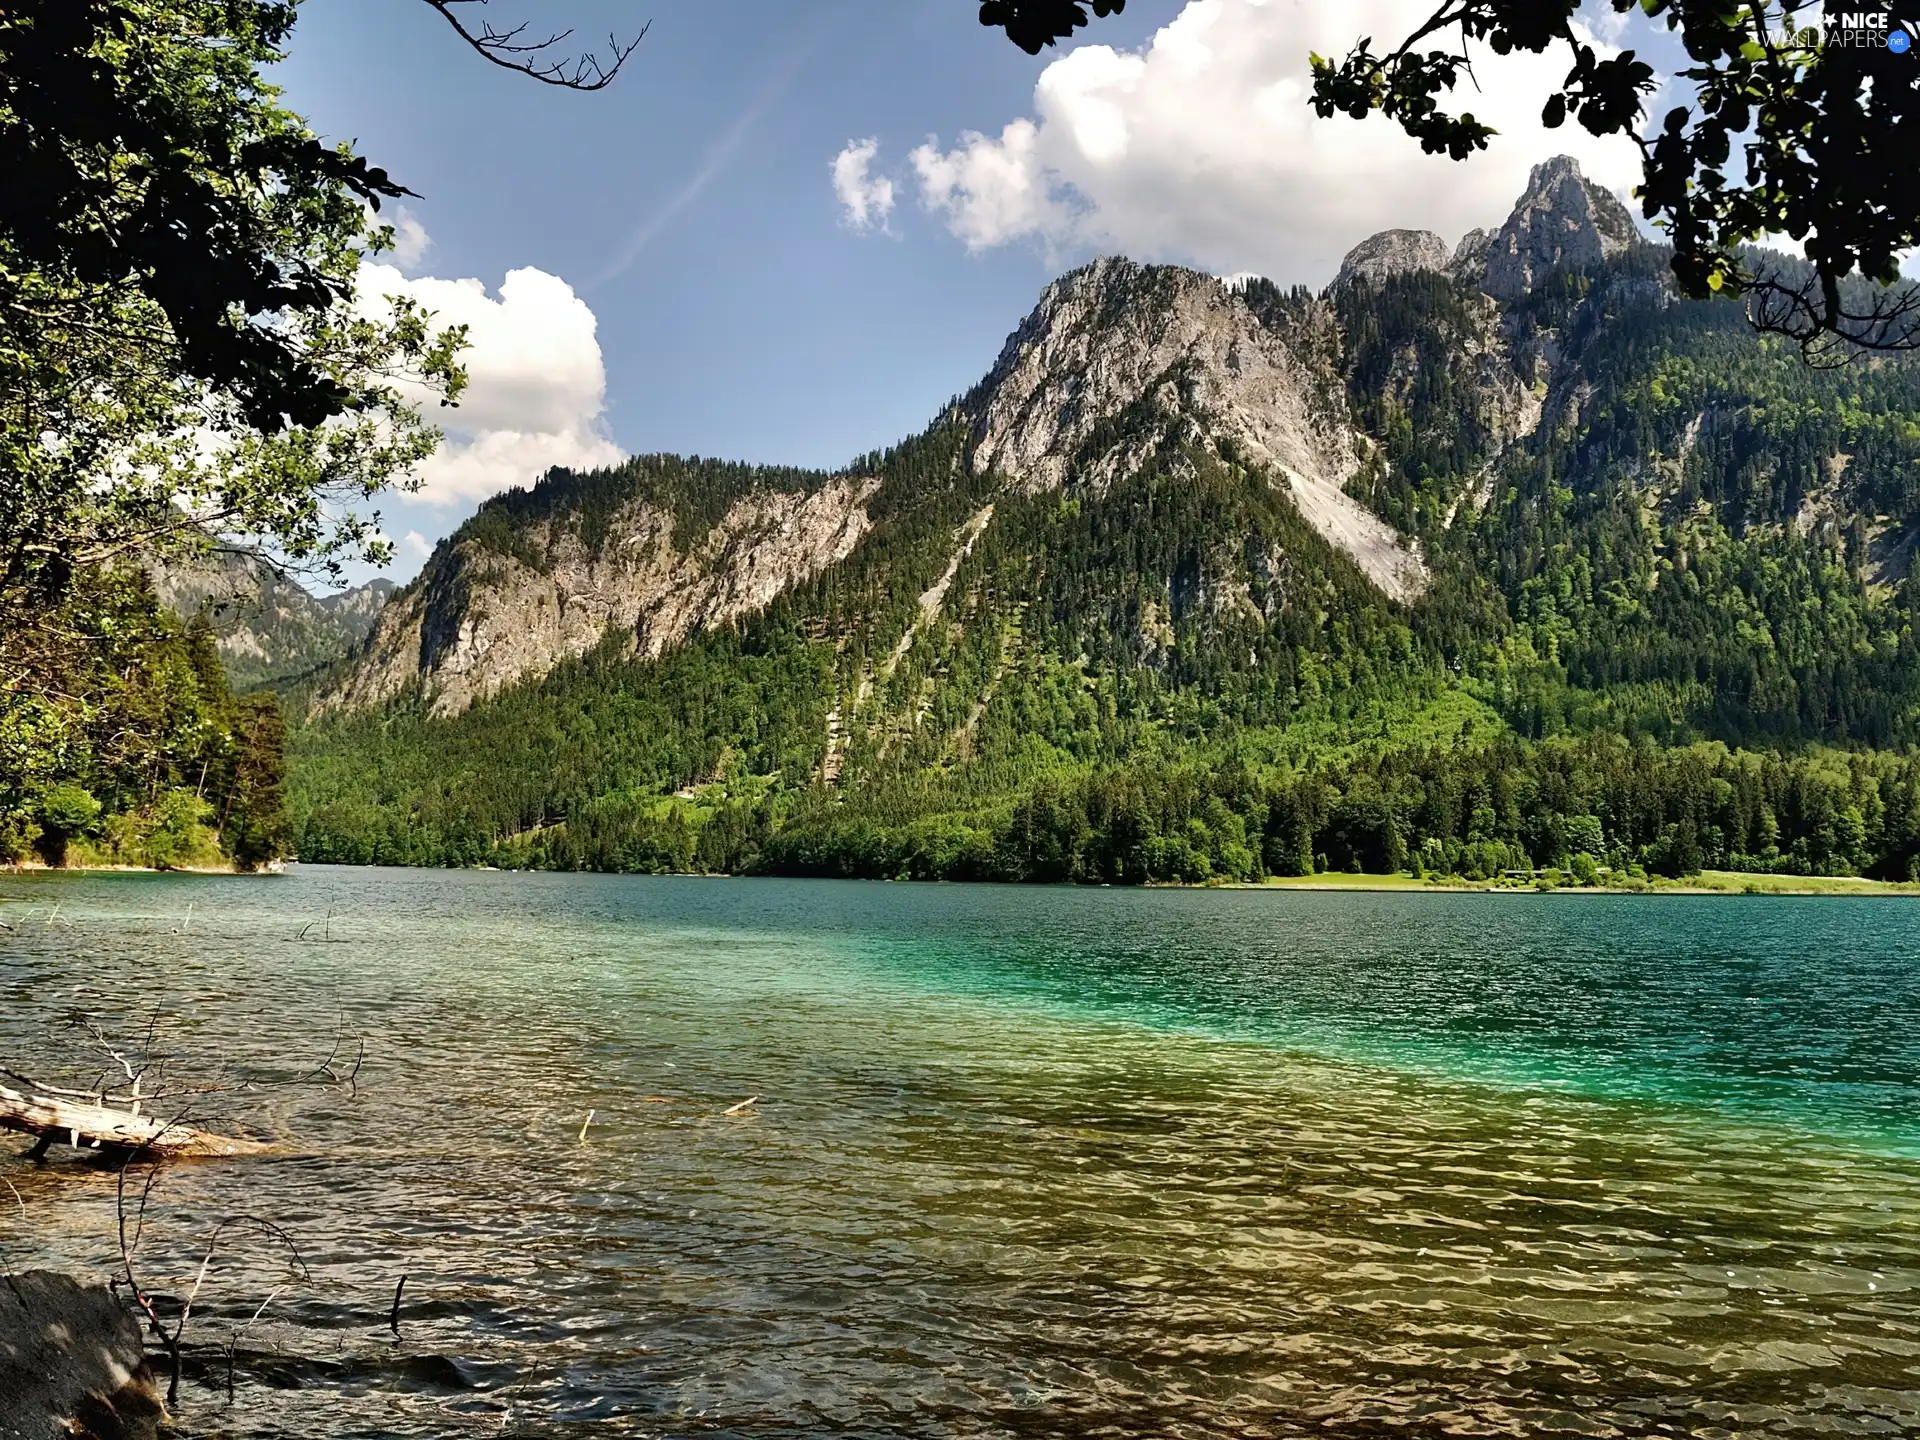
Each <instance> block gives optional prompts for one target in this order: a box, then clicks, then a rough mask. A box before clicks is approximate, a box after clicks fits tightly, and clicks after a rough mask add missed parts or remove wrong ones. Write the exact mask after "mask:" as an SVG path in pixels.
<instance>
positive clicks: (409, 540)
mask: <svg viewBox="0 0 1920 1440" xmlns="http://www.w3.org/2000/svg"><path fill="white" fill-rule="evenodd" d="M399 550H400V554H401V556H402V557H403V558H405V559H407V560H409V561H412V562H413V563H414V564H418V563H419V562H420V561H422V560H425V559H426V558H427V556H429V555H431V554H432V553H433V545H432V543H431V542H430V541H429V540H428V539H427V537H426V536H424V535H422V534H421V533H420V532H419V531H418V530H409V531H407V533H406V534H404V535H402V536H401V537H400V545H399Z"/></svg>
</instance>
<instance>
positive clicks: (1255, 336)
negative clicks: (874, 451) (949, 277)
mask: <svg viewBox="0 0 1920 1440" xmlns="http://www.w3.org/2000/svg"><path fill="white" fill-rule="evenodd" d="M1322 378H1323V377H1321V376H1319V375H1316V374H1315V373H1314V371H1313V370H1312V369H1311V368H1310V367H1309V365H1308V364H1307V363H1306V362H1305V361H1304V360H1303V358H1302V357H1301V356H1299V355H1297V354H1295V353H1294V351H1293V349H1292V348H1290V346H1289V344H1288V342H1287V341H1286V340H1285V339H1284V338H1282V336H1281V335H1280V334H1279V333H1278V332H1277V331H1276V330H1274V329H1273V328H1271V327H1269V326H1268V325H1267V324H1265V323H1263V322H1262V320H1261V319H1260V317H1259V316H1257V315H1256V314H1255V313H1254V310H1253V308H1252V307H1251V306H1250V305H1249V304H1248V303H1247V301H1246V299H1245V297H1244V296H1243V295H1242V294H1240V293H1239V292H1238V291H1236V290H1235V289H1233V288H1232V287H1230V286H1228V285H1227V284H1225V283H1224V282H1222V281H1219V280H1216V279H1214V278H1213V277H1211V276H1208V275H1201V274H1197V273H1195V272H1193V271H1191V270H1180V269H1174V268H1172V267H1166V266H1152V267H1147V266H1140V265H1136V264H1134V263H1133V262H1132V261H1130V260H1117V259H1107V260H1100V261H1097V262H1095V263H1094V264H1092V265H1089V266H1087V267H1086V268H1085V269H1082V270H1076V271H1075V272H1073V273H1072V274H1071V275H1068V276H1066V277H1064V278H1063V279H1060V280H1057V281H1055V282H1054V283H1053V284H1052V285H1049V286H1048V287H1047V289H1046V291H1045V293H1044V294H1043V295H1042V296H1041V297H1040V304H1039V306H1038V307H1037V308H1036V309H1035V310H1034V312H1033V313H1032V314H1031V315H1029V316H1028V317H1027V319H1026V321H1025V322H1024V323H1023V324H1022V325H1021V326H1020V328H1019V329H1018V330H1016V331H1015V332H1014V333H1013V335H1012V336H1011V337H1010V338H1009V339H1008V341H1007V344H1006V347H1005V349H1003V350H1002V351H1001V353H1000V359H999V361H998V363H997V364H995V366H994V368H993V371H992V372H991V373H990V374H989V375H988V376H987V378H986V380H985V381H983V382H982V383H981V385H980V386H979V387H978V388H977V389H976V390H975V391H974V392H973V394H972V395H970V396H969V397H968V399H967V401H966V404H965V409H966V411H967V413H968V415H969V417H970V418H971V420H972V423H973V444H972V451H971V464H972V466H973V469H974V471H975V473H977V474H984V473H988V472H997V473H1000V474H1003V475H1006V476H1008V477H1009V478H1010V479H1011V480H1012V482H1013V483H1014V484H1015V485H1016V486H1017V487H1018V488H1021V489H1024V490H1026V491H1028V492H1033V491H1038V490H1045V489H1052V488H1055V487H1058V486H1061V485H1065V484H1068V483H1073V484H1084V485H1090V486H1093V487H1095V488H1099V487H1101V486H1103V485H1105V484H1108V483H1110V482H1111V481H1112V480H1113V479H1114V478H1116V477H1117V476H1119V475H1123V474H1126V473H1129V472H1130V471H1131V470H1132V469H1133V468H1135V467H1136V466H1137V465H1138V464H1139V463H1140V462H1141V461H1142V460H1143V459H1145V458H1146V457H1145V454H1144V452H1143V449H1142V447H1141V442H1140V441H1139V440H1138V439H1130V438H1120V439H1118V440H1115V439H1110V438H1109V436H1110V435H1111V434H1112V433H1113V432H1114V429H1115V426H1116V422H1118V421H1120V420H1121V418H1122V417H1123V416H1125V415H1126V414H1127V413H1128V412H1129V411H1133V410H1136V409H1137V408H1138V407H1141V406H1151V407H1152V408H1153V409H1154V410H1155V411H1156V412H1157V413H1156V415H1155V424H1154V427H1153V432H1154V434H1155V435H1162V434H1166V433H1176V434H1185V435H1186V436H1188V437H1190V438H1192V439H1193V440H1195V441H1197V442H1199V443H1202V444H1205V445H1207V446H1208V447H1209V448H1211V449H1213V450H1215V451H1216V452H1219V451H1220V450H1221V448H1222V447H1223V446H1226V447H1229V448H1230V449H1232V451H1233V452H1234V453H1235V454H1237V455H1239V456H1241V457H1243V458H1246V459H1248V460H1251V461H1253V462H1255V463H1257V464H1259V465H1261V466H1264V467H1265V468H1266V469H1267V470H1268V471H1269V472H1270V474H1271V475H1272V477H1273V479H1274V480H1275V482H1276V483H1279V484H1282V485H1285V486H1287V487H1288V489H1289V490H1290V492H1291V494H1292V497H1293V500H1294V503H1295V504H1296V505H1297V506H1298V507H1299V509H1300V511H1301V513H1302V514H1303V515H1305V516H1306V518H1307V519H1308V520H1309V521H1311V522H1312V524H1313V526H1314V528H1315V529H1317V530H1318V531H1319V532H1320V533H1321V534H1322V535H1324V536H1325V537H1326V538H1327V539H1328V540H1330V541H1332V542H1333V543H1334V544H1335V545H1337V546H1339V547H1340V548H1341V549H1342V550H1345V551H1346V552H1347V553H1348V554H1349V555H1351V556H1352V557H1353V559H1354V560H1355V562H1356V563H1358V564H1359V566H1360V568H1361V569H1362V570H1364V571H1365V572H1366V574H1367V575H1368V576H1369V577H1370V578H1371V579H1372V580H1373V581H1374V583H1376V584H1377V585H1379V586H1380V588H1381V589H1382V590H1384V591H1386V592H1387V594H1389V595H1391V596H1393V597H1394V598H1395V599H1397V600H1406V599H1411V598H1412V597H1413V596H1415V595H1417V594H1419V593H1420V591H1421V590H1422V589H1423V588H1424V586H1425V583H1426V568H1425V566H1424V565H1423V564H1422V563H1421V561H1420V558H1419V556H1418V555H1417V554H1415V553H1414V551H1413V550H1412V548H1411V547H1410V546H1409V545H1407V544H1406V543H1405V542H1404V541H1403V540H1402V538H1401V537H1400V536H1399V535H1398V534H1396V533H1395V532H1394V530H1393V529H1392V527H1391V526H1389V525H1387V524H1386V523H1385V522H1384V521H1382V520H1380V519H1379V518H1378V517H1377V516H1375V515H1373V514H1371V513H1370V512H1368V511H1367V510H1366V509H1365V508H1364V507H1363V506H1361V505H1360V503H1359V502H1358V501H1356V500H1354V499H1353V498H1352V497H1351V496H1349V495H1348V494H1347V493H1346V491H1345V490H1344V489H1343V488H1342V487H1343V486H1344V485H1345V483H1346V481H1347V480H1348V478H1349V477H1350V476H1351V475H1352V474H1353V473H1354V471H1355V470H1356V469H1357V468H1358V465H1359V454H1360V450H1361V448H1362V447H1363V446H1364V444H1365V441H1364V440H1362V439H1361V438H1360V437H1358V436H1357V435H1356V434H1355V433H1354V431H1353V430H1352V428H1351V426H1350V424H1349V423H1348V419H1347V416H1346V414H1345V411H1344V406H1343V404H1341V403H1339V402H1337V401H1333V400H1331V398H1330V397H1329V396H1328V394H1327V393H1326V389H1325V387H1324V385H1323V384H1322V383H1321V380H1322Z"/></svg>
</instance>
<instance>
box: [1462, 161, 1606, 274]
mask: <svg viewBox="0 0 1920 1440" xmlns="http://www.w3.org/2000/svg"><path fill="white" fill-rule="evenodd" d="M1636 234H1637V232H1636V231H1635V230H1634V225H1633V217H1632V216H1631V215H1629V214H1628V213H1627V207H1626V206H1624V205H1622V204H1621V203H1620V202H1619V200H1617V199H1616V198H1614V195H1613V193H1612V192H1611V191H1609V190H1607V189H1605V188H1604V187H1602V186H1599V185H1595V184H1594V183H1593V182H1592V181H1590V180H1588V179H1587V177H1586V176H1585V175H1583V174H1581V173H1580V164H1579V162H1578V161H1577V160H1575V159H1574V158H1573V157H1572V156H1571V155H1556V156H1554V157H1553V158H1552V159H1551V160H1543V161H1542V162H1541V163H1540V164H1538V165H1536V166H1534V167H1533V171H1532V173H1531V174H1530V175H1529V176H1528V177H1527V188H1526V191H1525V193H1523V194H1522V195H1521V196H1520V200H1519V203H1518V204H1516V205H1515V206H1514V207H1513V213H1512V214H1511V215H1509V216H1508V217H1507V223H1506V224H1504V225H1502V226H1501V227H1500V229H1499V230H1498V232H1496V233H1495V235H1494V236H1493V239H1492V242H1491V243H1490V245H1489V246H1488V249H1487V269H1486V291H1487V293H1488V294H1489V295H1491V296H1493V297H1494V298H1495V299H1496V300H1518V299H1520V298H1521V297H1522V296H1524V295H1526V294H1528V293H1529V292H1531V291H1532V289H1533V287H1534V286H1535V285H1536V284H1538V283H1539V282H1540V281H1541V280H1543V279H1545V278H1546V276H1547V275H1549V274H1550V273H1552V272H1553V271H1554V270H1556V269H1566V270H1585V269H1590V268H1592V267H1594V266H1597V265H1598V264H1600V262H1601V261H1602V260H1604V259H1606V258H1607V257H1608V256H1610V255H1617V254H1618V253H1619V252H1620V251H1622V250H1625V249H1626V248H1627V247H1628V246H1629V245H1631V244H1633V242H1634V240H1635V238H1636Z"/></svg>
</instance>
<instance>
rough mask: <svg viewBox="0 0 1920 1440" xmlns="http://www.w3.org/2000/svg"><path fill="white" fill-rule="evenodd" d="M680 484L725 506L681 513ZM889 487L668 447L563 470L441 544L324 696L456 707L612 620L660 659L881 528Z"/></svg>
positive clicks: (641, 651)
mask: <svg viewBox="0 0 1920 1440" xmlns="http://www.w3.org/2000/svg"><path fill="white" fill-rule="evenodd" d="M688 472H691V473H688ZM676 483H681V484H684V485H688V486H693V487H700V486H711V487H712V489H713V493H714V494H716V495H717V496H719V497H720V499H719V502H718V505H717V508H716V509H715V511H714V513H712V514H709V515H705V516H696V515H694V514H693V513H692V512H691V511H689V510H687V509H686V508H685V507H684V506H683V507H681V508H679V509H676V508H675V505H674V503H673V500H672V499H671V498H669V496H668V494H667V487H670V486H673V485H675V484H676ZM877 483H878V482H877V481H875V480H873V479H871V478H869V477H863V476H857V475H851V476H827V475H813V474H806V473H804V472H799V471H762V470H757V469H753V468H750V467H747V466H728V465H719V464H706V465H702V464H701V463H700V462H697V461H696V462H692V463H690V464H689V463H686V462H681V461H679V460H676V459H675V458H673V457H671V456H645V457H642V458H640V459H636V460H633V461H630V462H628V463H627V464H626V465H625V466H622V467H621V468H620V469H618V470H616V471H613V472H611V473H608V474H603V475H599V476H595V477H590V478H587V479H584V480H582V479H578V478H576V477H574V476H573V475H571V474H569V473H566V472H563V471H556V472H554V473H553V474H551V475H549V476H548V477H547V478H546V479H545V480H543V481H541V483H540V484H539V485H538V486H536V487H535V488H534V489H533V490H532V491H531V492H524V491H516V492H514V493H513V494H511V495H508V496H505V497H503V498H502V499H500V500H497V501H494V502H492V503H491V504H490V505H489V507H488V508H487V509H486V510H485V511H483V512H482V516H481V519H480V521H479V522H478V523H476V524H470V525H468V526H466V527H464V528H463V529H462V530H461V531H460V532H459V533H458V534H456V535H455V536H453V538H452V539H451V540H449V541H447V542H445V543H443V544H442V545H441V546H440V547H439V548H438V549H437V550H436V551H435V552H434V554H433V556H432V558H431V559H429V560H428V562H427V565H426V567H425V569H424V570H423V571H422V573H421V576H420V578H419V579H418V580H416V581H415V582H414V583H413V584H412V585H410V586H408V587H407V589H406V590H405V591H404V592H402V593H401V595H400V596H399V598H398V599H397V600H396V601H395V602H394V603H393V604H391V605H389V606H388V607H387V609H386V611H385V613H384V614H382V615H381V616H380V619H379V623H378V624H377V625H376V626H374V627H373V631H372V634H371V636H370V637H369V638H368V640H367V642H366V644H365V646H364V648H363V649H362V652H361V653H360V654H359V655H358V657H357V658H356V660H355V663H354V664H353V666H352V667H351V668H350V669H349V670H348V671H346V673H345V674H343V675H342V676H341V677H340V678H339V679H338V680H337V682H335V683H334V684H332V685H330V686H328V687H327V688H326V689H324V690H323V691H322V692H321V694H320V695H319V696H318V698H317V700H316V702H315V704H316V708H317V709H318V710H320V711H322V712H325V711H329V710H350V709H355V708H361V707H365V706H369V705H379V704H385V703H389V702H392V701H395V700H400V699H410V698H413V697H415V696H421V697H423V698H424V700H425V703H426V704H427V707H428V710H429V711H430V713H432V714H435V715H449V714H457V713H459V712H460V711H462V710H465V709H466V708H467V707H468V706H470V705H472V704H473V703H474V702H475V701H477V700H483V699H485V698H487V697H488V696H490V695H492V694H494V693H496V692H497V691H499V690H500V689H502V688H503V687H505V686H507V685H511V684H513V683H514V682H516V681H519V680H523V679H526V678H528V677H530V676H531V677H538V676H542V675H545V674H546V673H547V672H548V671H550V670H552V669H553V667H554V666H555V665H556V664H558V663H559V662H560V661H562V660H566V659H571V658H574V657H577V656H579V655H582V654H584V653H586V652H587V651H588V650H589V649H592V648H593V647H594V646H596V645H598V644H600V643H601V642H602V641H603V640H604V639H605V638H606V637H607V635H608V634H609V632H613V633H615V634H617V635H619V636H621V637H622V641H621V643H622V647H623V649H624V650H625V651H626V652H627V653H630V654H633V655H636V656H639V657H642V658H648V659H651V658H654V657H657V656H658V655H660V654H661V653H662V652H663V651H665V650H667V649H669V648H671V647H673V646H675V645H678V644H680V643H681V642H682V641H684V640H685V639H686V638H687V637H688V636H689V635H691V634H694V633H696V632H698V631H702V630H706V629H710V628H712V627H714V626H717V625H724V624H726V623H728V622H730V621H732V620H735V619H737V618H739V617H741V616H743V615H749V614H752V613H754V612H756V611H758V610H760V609H761V608H763V607H764V606H765V605H766V604H767V602H768V601H770V600H772V599H773V598H774V597H775V596H776V595H779V594H781V593H782V592H783V591H785V590H788V589H791V588H792V587H793V586H794V585H795V584H796V583H797V582H799V581H801V580H803V579H806V578H807V577H809V576H811V575H814V574H817V573H818V572H819V571H820V570H822V569H824V568H825V567H827V566H828V565H831V564H833V563H834V562H835V561H836V560H839V559H842V558H843V557H844V556H845V555H846V554H847V552H848V551H849V550H851V549H852V548H853V547H854V545H855V544H856V543H858V541H859V540H860V537H861V536H862V535H864V534H865V533H866V532H867V530H868V529H869V528H870V523H871V522H870V521H869V519H868V516H867V512H866V508H865V507H866V504H867V502H868V500H870V499H871V498H872V496H873V492H874V489H875V487H876V485H877Z"/></svg>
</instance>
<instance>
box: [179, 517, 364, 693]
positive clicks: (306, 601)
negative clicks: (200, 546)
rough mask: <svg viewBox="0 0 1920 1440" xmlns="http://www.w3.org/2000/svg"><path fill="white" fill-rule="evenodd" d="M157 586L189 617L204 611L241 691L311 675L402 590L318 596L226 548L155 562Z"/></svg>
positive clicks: (358, 636)
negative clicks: (181, 559)
mask: <svg viewBox="0 0 1920 1440" xmlns="http://www.w3.org/2000/svg"><path fill="white" fill-rule="evenodd" d="M153 580H154V590H155V592H156V594H158V596H159V598H160V601H161V603H162V604H164V605H166V606H167V607H168V608H169V609H171V610H173V611H174V612H176V613H177V614H180V615H182V616H189V617H190V616H193V615H196V614H205V615H206V616H207V618H208V620H209V621H210V622H211V623H212V625H213V629H214V634H215V635H216V636H217V637H218V639H219V648H220V658H221V661H222V662H223V663H224V664H225V666H226V670H227V675H228V678H229V679H230V681H231V682H232V684H233V687H234V688H235V689H236V690H247V689H254V688H258V687H260V686H264V685H271V684H274V683H276V682H281V681H286V680H289V679H291V678H293V677H296V676H301V675H305V674H308V673H309V672H312V671H314V670H316V669H318V668H319V667H321V666H324V665H326V664H328V663H330V662H332V661H335V660H340V659H342V658H344V657H345V656H347V655H348V654H350V653H351V652H352V651H353V650H355V649H356V648H357V647H358V646H359V645H360V644H361V642H362V641H363V640H365V638H366V636H367V632H368V631H369V630H371V629H372V628H373V624H374V621H375V619H376V618H377V617H378V616H379V614H380V610H381V608H382V607H383V606H384V605H385V604H386V602H387V599H388V597H389V596H390V595H392V594H393V591H394V589H395V586H394V583H393V582H392V581H391V580H369V581H368V582H366V583H365V584H364V585H356V586H354V587H353V588H351V589H348V590H341V591H338V592H335V593H333V594H328V595H314V594H312V593H311V592H309V591H308V590H307V589H306V588H305V587H304V586H302V585H301V584H300V583H299V582H298V581H297V580H295V579H293V578H292V577H291V576H289V575H287V574H286V573H284V572H283V571H281V570H280V569H278V568H277V567H276V566H274V565H273V564H272V563H271V562H270V561H269V560H267V559H266V558H265V557H264V556H261V555H257V554H254V553H252V552H250V551H246V550H237V549H219V550H214V551H212V552H211V553H209V554H208V555H206V556H204V557H202V558H201V559H199V560H198V561H196V562H194V563H191V564H179V563H176V564H171V565H167V566H162V567H156V568H155V570H154V573H153Z"/></svg>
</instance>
